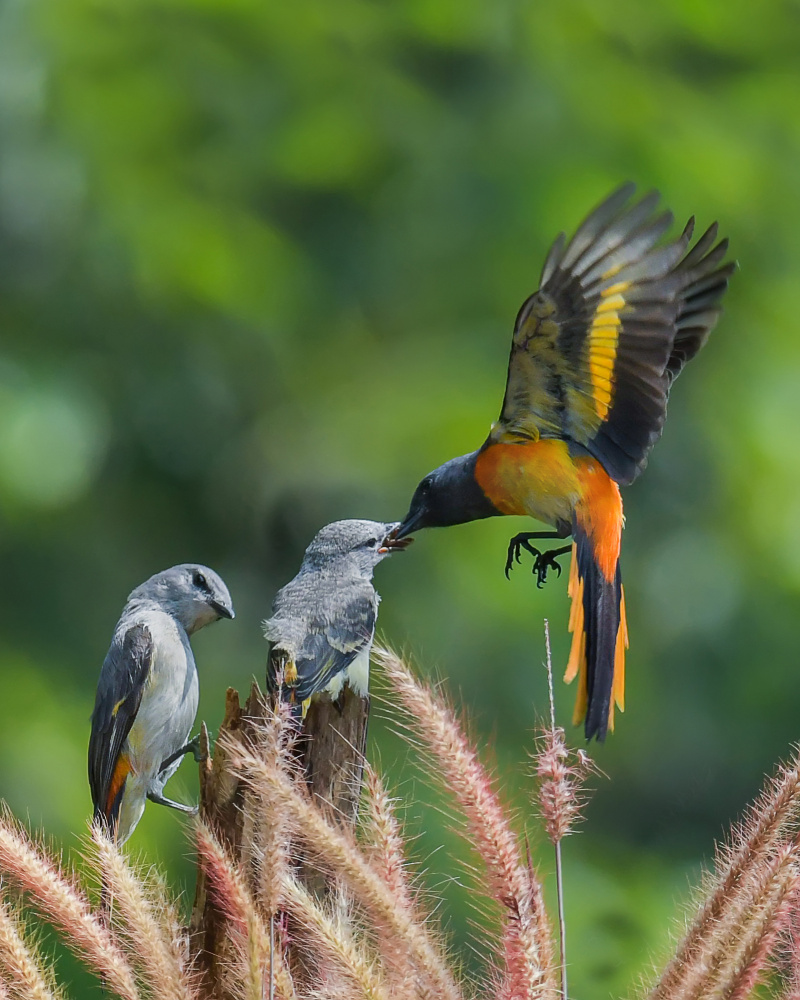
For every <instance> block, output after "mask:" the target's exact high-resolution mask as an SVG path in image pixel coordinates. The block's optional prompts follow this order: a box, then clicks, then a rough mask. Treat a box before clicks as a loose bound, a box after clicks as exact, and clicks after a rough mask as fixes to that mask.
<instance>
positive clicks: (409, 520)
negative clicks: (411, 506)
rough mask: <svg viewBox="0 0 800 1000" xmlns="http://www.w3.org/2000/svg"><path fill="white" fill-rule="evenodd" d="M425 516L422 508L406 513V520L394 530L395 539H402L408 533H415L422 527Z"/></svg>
mask: <svg viewBox="0 0 800 1000" xmlns="http://www.w3.org/2000/svg"><path fill="white" fill-rule="evenodd" d="M423 516H424V515H423V512H422V511H420V510H418V511H413V512H412V511H409V512H408V513H407V514H406V518H405V520H404V521H402V522H401V523H400V524H399V525H398V526H397V527H396V528H395V530H394V531H393V532H392V534H393V535H394V537H395V539H399V540H402V539H404V538H405V537H406V536H407V535H411V534H413V533H414V532H415V531H416V530H417V529H418V528H420V527H422V521H423Z"/></svg>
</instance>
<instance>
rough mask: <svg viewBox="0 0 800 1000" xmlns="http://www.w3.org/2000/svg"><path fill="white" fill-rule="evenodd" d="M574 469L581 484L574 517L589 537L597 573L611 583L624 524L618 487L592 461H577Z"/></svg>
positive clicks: (586, 459) (580, 459)
mask: <svg viewBox="0 0 800 1000" xmlns="http://www.w3.org/2000/svg"><path fill="white" fill-rule="evenodd" d="M575 467H576V470H577V473H578V479H579V481H580V484H581V499H580V500H579V502H578V504H577V505H576V507H575V516H576V517H577V520H578V523H579V524H580V526H581V527H582V528H583V530H584V531H585V532H586V534H587V535H588V536H589V540H590V541H591V543H592V549H593V551H594V557H595V560H596V562H597V565H598V566H599V567H600V571H601V572H602V574H603V576H604V577H605V578H606V580H613V579H614V576H615V574H616V572H617V563H618V562H619V549H620V543H621V541H622V526H623V524H624V523H625V518H624V517H623V515H622V497H621V496H620V493H619V486H617V484H616V483H615V482H614V480H613V479H612V478H611V477H610V476H609V474H608V473H607V472H606V470H605V469H604V468H603V466H602V465H601V464H600V463H599V462H597V461H596V460H595V459H593V458H578V459H576V460H575Z"/></svg>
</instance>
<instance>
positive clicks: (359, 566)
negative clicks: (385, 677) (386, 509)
mask: <svg viewBox="0 0 800 1000" xmlns="http://www.w3.org/2000/svg"><path fill="white" fill-rule="evenodd" d="M397 527H398V525H397V524H396V523H394V524H383V523H382V522H380V521H334V522H333V523H332V524H328V525H326V526H325V527H324V528H323V529H322V530H321V531H320V532H318V534H317V535H316V537H315V538H314V540H313V541H312V542H311V544H310V545H309V546H308V548H307V549H306V554H305V557H304V558H303V562H302V565H301V566H300V572H299V573H298V574H297V576H296V577H295V578H294V579H293V580H292V581H291V582H290V583H287V584H286V586H285V587H283V588H282V589H281V590H279V591H278V593H277V595H276V597H275V601H274V603H273V606H272V612H273V614H272V617H271V618H270V619H269V620H268V621H266V622H264V634H265V635H266V637H267V639H268V640H269V641H270V652H269V663H268V666H267V685H268V687H269V689H270V690H271V691H272V692H276V691H278V690H279V689H280V690H281V694H282V697H283V698H284V700H286V701H289V702H291V703H293V704H294V705H296V706H297V714H298V715H299V716H305V714H306V711H307V708H308V704H309V701H310V699H311V698H312V697H314V695H317V694H318V693H319V692H322V691H325V692H327V693H328V694H329V695H330V696H331V698H332V699H334V700H335V699H336V698H338V696H339V695H340V694H341V692H342V690H343V688H344V685H345V684H347V685H348V686H349V687H351V688H352V689H353V690H354V691H355V692H356V694H359V695H361V696H366V694H367V691H368V685H369V654H370V650H371V648H372V639H373V636H374V634H375V620H376V618H377V615H378V601H379V600H380V598H379V597H378V594H377V593H376V591H375V588H374V587H373V585H372V573H373V570H374V569H375V567H376V566H377V565H378V563H379V562H380V561H381V560H382V559H384V558H385V557H386V556H387V555H389V554H390V553H391V552H392V551H394V550H397V549H404V548H405V547H406V544H407V542H409V541H411V539H407V538H406V539H403V540H402V541H397V540H396V539H395V538H394V532H395V530H396V529H397Z"/></svg>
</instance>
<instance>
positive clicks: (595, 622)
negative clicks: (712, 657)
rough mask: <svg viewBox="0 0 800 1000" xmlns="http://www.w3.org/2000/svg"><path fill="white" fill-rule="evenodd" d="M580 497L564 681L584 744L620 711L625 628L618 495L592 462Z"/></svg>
mask: <svg viewBox="0 0 800 1000" xmlns="http://www.w3.org/2000/svg"><path fill="white" fill-rule="evenodd" d="M581 473H582V474H581V476H580V478H581V480H582V484H583V485H584V487H585V492H584V497H583V499H582V501H581V503H580V504H579V506H578V508H577V509H576V513H575V519H574V522H573V531H572V534H573V538H574V539H575V544H574V545H573V547H572V566H571V567H570V579H569V596H570V597H571V599H572V607H571V609H570V618H569V629H570V632H572V634H573V635H572V650H571V652H570V657H569V663H568V664H567V672H566V674H565V676H564V680H565V681H567V682H569V681H571V680H573V679H574V678H575V677H576V676H578V678H579V680H578V693H577V698H576V701H575V715H574V719H573V721H574V722H575V724H576V725H578V724H579V723H580V722H582V721H583V720H584V719H585V720H586V725H585V730H586V738H587V740H590V739H592V737H594V736H596V737H597V739H598V740H604V739H605V737H606V733H607V731H608V730H609V729H611V730H612V731H613V729H614V705H615V704H616V706H617V707H618V708H619V709H620V711H624V709H625V650H626V649H627V647H628V626H627V623H626V620H625V594H624V591H623V589H622V579H621V576H620V569H619V548H620V535H621V532H622V503H621V500H620V498H619V489H618V488H617V485H616V483H614V482H613V481H612V480H611V479H610V478H609V477H608V476H607V475H606V473H605V472H604V471H603V470H602V469H601V468H600V467H598V466H597V464H596V463H594V462H591V461H590V462H588V463H587V464H586V466H584V468H583V469H582V470H581Z"/></svg>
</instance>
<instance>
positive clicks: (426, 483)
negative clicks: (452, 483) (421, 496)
mask: <svg viewBox="0 0 800 1000" xmlns="http://www.w3.org/2000/svg"><path fill="white" fill-rule="evenodd" d="M419 488H420V489H421V490H422V492H423V493H430V491H431V481H430V479H423V480H422V482H421V483H420V484H419Z"/></svg>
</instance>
